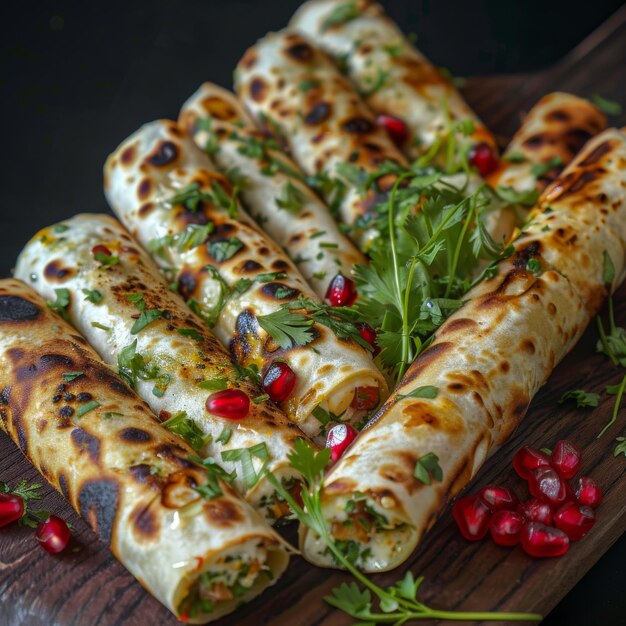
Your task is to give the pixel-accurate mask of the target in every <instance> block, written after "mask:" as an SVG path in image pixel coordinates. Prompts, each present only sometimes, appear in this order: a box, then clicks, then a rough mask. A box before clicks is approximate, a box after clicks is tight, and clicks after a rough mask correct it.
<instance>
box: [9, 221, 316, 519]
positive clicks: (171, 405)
mask: <svg viewBox="0 0 626 626" xmlns="http://www.w3.org/2000/svg"><path fill="white" fill-rule="evenodd" d="M99 250H103V251H105V254H108V255H109V257H110V258H112V259H113V260H115V259H117V262H115V263H114V264H113V265H106V264H103V262H101V261H99V260H98V257H97V254H98V251H99ZM94 251H95V253H94ZM99 258H101V259H102V258H103V257H99ZM15 276H16V277H17V278H20V279H21V280H23V281H24V282H26V283H27V284H30V285H32V287H33V288H34V289H36V290H37V291H38V292H39V294H41V295H42V296H43V297H44V298H45V299H46V300H48V301H49V302H54V301H56V300H57V299H58V294H59V291H58V290H65V295H66V296H67V300H68V304H67V306H65V307H64V308H63V309H62V310H63V313H64V314H65V315H66V316H67V319H68V321H69V322H70V323H71V324H72V325H73V326H74V327H76V328H77V329H78V331H79V332H80V333H81V334H82V335H83V336H84V337H85V338H86V339H87V340H88V341H89V343H90V344H91V345H92V346H93V347H94V348H95V349H96V351H97V352H98V353H99V354H100V356H101V358H102V359H104V360H105V361H106V362H107V363H108V364H109V365H110V366H112V367H117V368H118V369H119V371H120V373H121V374H122V375H123V376H124V377H125V378H126V380H127V382H129V383H130V384H132V385H133V386H134V387H135V388H136V390H137V393H138V394H139V395H140V396H141V397H142V398H143V400H144V401H145V402H147V403H148V404H149V405H150V408H151V409H152V411H153V412H154V413H155V414H156V415H158V416H159V417H160V419H161V420H162V421H163V422H165V423H166V424H168V425H169V424H171V423H172V422H174V424H173V425H172V426H171V427H172V428H173V429H174V432H179V433H180V432H182V433H183V434H184V433H185V432H187V429H184V425H182V426H183V428H182V429H181V427H180V422H178V423H179V427H178V428H176V426H175V424H176V423H177V419H176V416H179V419H180V414H181V412H184V414H185V415H184V416H182V420H181V421H184V420H185V417H186V418H188V419H189V420H191V421H192V422H193V424H195V426H196V428H197V429H199V430H200V432H199V433H197V436H196V439H198V437H199V441H198V442H197V445H196V446H195V447H197V448H198V453H199V454H201V455H203V456H211V457H215V458H216V459H218V460H219V461H220V464H222V465H223V467H224V468H225V469H226V470H227V471H228V472H235V473H236V477H235V480H234V481H233V487H235V488H236V489H237V490H238V491H239V492H240V493H241V494H243V495H244V496H245V497H246V499H247V500H248V501H249V502H250V503H251V504H252V505H253V506H255V507H256V508H258V509H259V510H260V511H261V512H262V514H263V515H264V516H265V517H266V518H267V519H269V520H272V521H276V520H277V519H278V518H280V517H282V515H284V514H287V513H288V512H289V509H288V507H287V506H285V505H284V503H281V502H279V501H278V499H277V498H276V493H275V490H274V488H273V487H272V485H271V483H270V482H269V481H268V480H267V478H266V476H265V474H264V473H263V471H262V468H267V469H269V470H270V471H272V472H273V473H274V474H275V475H276V476H277V477H278V478H279V479H280V480H282V481H283V482H284V483H286V484H289V483H291V482H293V480H294V476H295V474H294V471H293V469H292V468H291V466H290V465H289V461H288V459H287V455H288V454H289V453H290V452H291V451H292V450H293V443H294V441H295V440H296V439H298V438H300V437H304V435H303V433H302V432H301V431H300V430H299V429H298V428H297V427H296V426H295V425H294V424H293V423H291V422H290V421H289V420H287V418H286V417H285V416H284V415H283V414H282V413H281V412H280V411H279V410H278V408H277V407H276V406H275V405H274V404H273V403H272V402H268V401H266V400H263V390H262V389H260V388H259V387H258V386H257V385H256V383H255V382H254V381H250V380H249V379H245V378H242V377H241V376H240V375H239V374H238V372H237V370H236V369H235V367H234V366H233V364H232V361H231V359H230V356H229V354H228V352H227V351H226V350H225V349H224V348H223V347H222V346H221V344H220V343H219V341H218V340H217V339H216V338H215V337H214V336H213V335H212V334H211V333H210V332H209V331H208V330H207V329H206V326H205V325H204V324H203V322H202V320H201V319H200V318H199V317H198V316H196V315H194V314H193V313H192V312H191V311H190V310H189V309H188V307H187V306H186V305H185V303H184V302H183V300H182V299H181V298H180V297H179V296H178V295H177V294H175V293H173V292H172V291H170V290H169V289H168V288H167V283H166V282H165V281H164V279H163V277H162V276H161V275H160V274H159V271H158V268H157V267H156V266H155V265H154V263H153V262H152V260H151V259H150V257H149V256H148V255H147V254H146V253H145V252H144V251H143V250H142V249H141V247H140V246H139V244H138V243H137V242H135V241H134V240H133V239H132V238H131V237H130V235H129V234H128V232H127V231H126V230H125V229H124V228H123V227H122V225H121V224H120V223H119V222H118V221H117V220H115V219H113V218H112V217H110V216H109V215H94V214H93V213H84V214H82V215H77V216H75V217H73V218H71V219H68V220H64V221H63V222H61V223H59V224H56V225H54V226H50V227H48V228H44V229H43V230H41V231H39V232H38V233H37V234H36V235H35V236H34V237H33V238H32V239H31V241H30V242H29V243H28V244H26V246H25V248H24V250H23V251H22V253H21V254H20V256H19V258H18V261H17V265H16V269H15ZM61 293H62V294H63V292H61ZM153 312H154V313H153ZM149 320H152V321H149ZM148 321H149V323H148V324H147V325H143V326H142V324H144V323H145V322H148ZM140 326H141V328H140V329H139V330H137V329H138V328H139V327H140ZM227 389H230V390H232V391H234V392H235V394H236V395H235V397H234V399H233V402H235V403H239V402H241V401H243V402H245V403H247V406H248V408H247V411H244V412H245V413H246V414H245V416H243V417H242V416H239V415H238V416H236V417H235V419H229V418H227V417H224V416H220V415H219V414H215V413H212V412H211V411H209V408H208V407H207V401H208V399H209V398H210V397H214V394H222V395H223V394H224V390H227ZM242 394H243V395H242ZM255 399H261V400H262V401H261V402H258V403H257V402H255ZM226 401H227V400H226ZM166 420H171V421H166ZM192 436H193V433H192ZM187 437H188V439H190V435H189V433H188V432H187ZM203 440H207V441H206V443H204V442H203ZM259 448H260V449H259ZM235 450H252V451H253V452H254V454H253V453H249V454H246V452H242V453H240V454H241V455H244V456H245V457H246V458H245V459H243V460H242V458H239V459H237V460H231V461H229V460H228V459H225V460H222V453H227V454H228V453H230V454H231V455H234V456H235V457H236V456H237V453H236V452H233V451H235ZM248 460H249V461H250V463H251V465H252V468H253V471H252V472H251V473H250V472H246V471H245V467H244V463H247V462H248Z"/></svg>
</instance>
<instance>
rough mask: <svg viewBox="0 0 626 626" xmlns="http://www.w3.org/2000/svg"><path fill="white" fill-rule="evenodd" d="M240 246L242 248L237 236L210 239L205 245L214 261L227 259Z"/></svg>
mask: <svg viewBox="0 0 626 626" xmlns="http://www.w3.org/2000/svg"><path fill="white" fill-rule="evenodd" d="M241 248H243V243H242V242H241V240H240V239H239V238H238V237H233V238H232V239H227V240H225V241H211V242H210V243H209V244H208V245H207V250H208V251H209V254H210V255H211V256H212V257H213V259H215V262H216V263H223V262H224V261H228V260H229V259H231V258H232V257H233V256H235V254H237V252H239V250H241Z"/></svg>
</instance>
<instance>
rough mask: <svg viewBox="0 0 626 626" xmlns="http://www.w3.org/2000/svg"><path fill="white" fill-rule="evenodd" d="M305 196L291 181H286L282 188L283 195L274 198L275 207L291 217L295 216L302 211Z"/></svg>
mask: <svg viewBox="0 0 626 626" xmlns="http://www.w3.org/2000/svg"><path fill="white" fill-rule="evenodd" d="M305 200H306V196H305V195H304V193H303V192H302V191H301V190H300V189H298V187H296V186H295V185H294V184H293V183H292V182H291V181H288V182H287V183H286V184H285V186H284V187H283V195H282V197H281V198H276V206H277V207H278V208H279V209H285V210H286V211H289V212H290V213H292V214H293V215H297V214H298V213H300V211H301V210H302V206H303V204H304V201H305Z"/></svg>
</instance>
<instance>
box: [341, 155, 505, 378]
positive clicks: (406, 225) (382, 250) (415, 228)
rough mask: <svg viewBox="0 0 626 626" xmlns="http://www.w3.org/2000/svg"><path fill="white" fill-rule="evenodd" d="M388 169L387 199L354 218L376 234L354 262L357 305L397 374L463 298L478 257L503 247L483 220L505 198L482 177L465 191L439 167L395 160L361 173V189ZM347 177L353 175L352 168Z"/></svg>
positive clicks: (390, 369) (387, 363)
mask: <svg viewBox="0 0 626 626" xmlns="http://www.w3.org/2000/svg"><path fill="white" fill-rule="evenodd" d="M387 174H393V175H395V177H396V179H395V183H394V185H393V187H392V189H391V191H390V193H389V197H388V199H385V201H384V202H382V203H379V204H378V205H376V206H375V207H374V209H373V211H372V212H370V213H368V214H367V215H365V216H364V217H363V218H361V219H360V220H358V221H357V222H360V223H357V227H360V228H364V229H370V230H373V231H374V232H375V239H374V242H373V244H372V246H371V249H370V258H371V262H370V264H369V265H368V266H357V267H356V269H355V278H356V283H357V289H358V292H359V299H358V300H357V302H356V303H355V305H354V309H355V310H356V311H357V312H358V314H359V315H360V317H361V318H362V319H366V320H368V323H369V324H370V325H372V326H373V327H374V328H375V329H376V330H377V332H378V339H377V340H378V343H379V345H380V347H381V348H382V353H381V355H380V360H381V364H382V366H383V368H385V369H386V370H387V371H388V372H389V374H390V378H391V379H392V380H393V381H394V382H397V381H399V380H400V379H401V378H402V376H403V374H404V372H405V371H406V369H407V368H408V366H409V365H410V363H411V362H412V361H413V360H414V359H415V357H416V356H417V355H418V354H419V353H420V351H421V350H422V349H423V348H424V347H425V346H426V345H428V341H429V338H430V337H431V336H432V333H433V332H434V331H435V330H436V329H437V328H438V327H439V326H440V325H441V324H442V323H443V321H444V320H445V319H446V318H447V317H448V316H449V315H450V314H451V313H452V312H454V311H455V310H456V309H458V308H459V307H460V306H461V305H462V300H461V298H462V296H463V294H464V293H465V292H466V291H467V290H468V289H469V288H470V286H471V284H472V282H471V281H472V277H473V275H474V274H475V273H476V270H477V267H478V264H479V261H480V260H481V259H485V260H495V259H498V258H500V257H501V255H502V254H503V247H502V246H501V245H499V244H497V243H496V242H495V241H494V240H493V239H492V237H491V236H490V234H489V232H488V231H487V228H486V227H485V221H484V220H485V216H486V214H487V213H488V212H489V211H491V210H495V209H497V208H501V207H502V206H503V204H505V203H508V200H504V199H503V198H502V197H501V196H500V195H499V194H498V193H496V191H494V190H493V189H492V188H491V187H489V186H487V185H481V186H480V187H479V188H478V189H477V190H476V191H475V192H474V193H472V194H469V195H468V194H466V193H465V191H464V190H463V189H461V188H459V187H457V186H455V185H453V184H452V183H450V182H449V181H447V180H446V179H445V176H444V175H443V174H442V173H441V172H438V171H435V170H433V169H431V168H426V169H415V168H413V169H406V168H401V167H399V166H397V165H395V164H392V163H386V164H384V165H383V166H381V168H380V169H379V171H377V172H375V173H374V174H372V175H369V176H367V177H365V178H363V177H361V178H360V179H359V185H360V187H359V190H360V191H361V193H362V194H363V195H365V194H366V193H367V192H368V191H369V190H372V189H373V190H374V191H380V190H377V189H376V187H377V185H378V183H377V181H378V180H379V178H380V177H381V176H384V175H387ZM351 177H352V181H353V182H355V181H356V180H357V175H356V174H355V173H354V172H352V174H351ZM416 209H417V210H416Z"/></svg>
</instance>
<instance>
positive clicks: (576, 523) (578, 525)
mask: <svg viewBox="0 0 626 626" xmlns="http://www.w3.org/2000/svg"><path fill="white" fill-rule="evenodd" d="M595 523H596V514H595V513H594V512H593V509H590V508H589V507H588V506H581V505H580V504H577V503H576V502H566V503H565V504H564V505H563V506H562V507H561V508H560V509H559V510H558V511H557V512H556V513H555V514H554V524H555V526H556V527H557V528H560V529H561V530H562V531H563V532H564V533H565V534H566V535H567V536H568V537H569V538H570V539H571V541H580V540H581V539H582V538H583V537H584V536H585V535H586V534H587V533H588V532H589V531H590V530H591V529H592V528H593V525H594V524H595Z"/></svg>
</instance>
